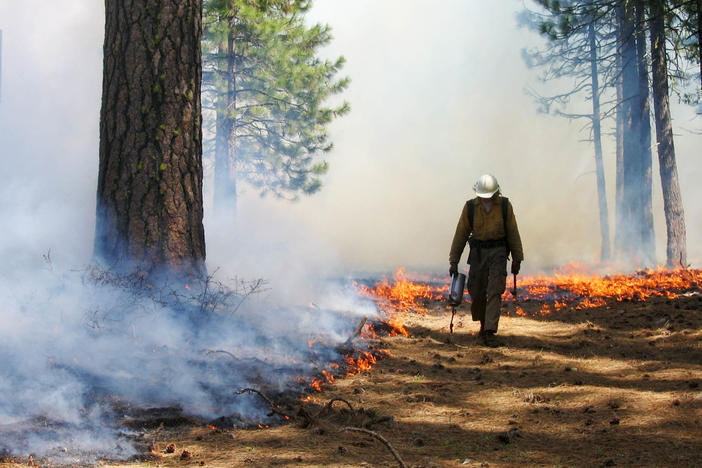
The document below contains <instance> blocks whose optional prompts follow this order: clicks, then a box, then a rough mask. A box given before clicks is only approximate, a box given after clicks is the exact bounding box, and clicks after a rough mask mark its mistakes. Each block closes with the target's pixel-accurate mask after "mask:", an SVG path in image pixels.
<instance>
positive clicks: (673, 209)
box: [651, 0, 687, 267]
mask: <svg viewBox="0 0 702 468" xmlns="http://www.w3.org/2000/svg"><path fill="white" fill-rule="evenodd" d="M664 8H665V5H664V0H651V63H652V75H653V108H654V114H655V121H656V139H657V147H658V164H659V167H660V173H661V186H662V189H663V209H664V212H665V225H666V234H667V242H666V264H667V266H669V267H670V266H674V265H678V264H680V265H683V266H684V265H687V240H686V233H685V212H684V210H683V203H682V197H681V195H680V185H679V183H678V169H677V165H676V163H675V145H674V142H673V126H672V123H671V122H672V121H671V117H670V105H669V97H668V64H667V57H666V50H665V22H664V18H663V15H664Z"/></svg>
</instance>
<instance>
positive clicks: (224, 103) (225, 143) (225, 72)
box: [214, 12, 237, 218]
mask: <svg viewBox="0 0 702 468" xmlns="http://www.w3.org/2000/svg"><path fill="white" fill-rule="evenodd" d="M235 21H236V12H234V13H233V14H232V16H231V17H230V18H229V20H228V22H229V33H228V37H227V42H226V44H225V43H223V44H222V45H221V46H220V54H221V56H222V59H221V60H220V61H219V67H218V68H219V70H218V71H219V72H220V76H222V77H223V79H224V84H222V85H221V89H220V88H218V89H219V91H218V96H217V103H218V104H217V130H216V133H217V134H216V135H215V139H216V140H215V141H216V146H215V190H214V206H215V210H216V212H217V213H218V214H219V215H223V216H227V217H231V218H233V217H235V216H236V196H237V191H236V73H237V70H236V36H235V29H234V28H235Z"/></svg>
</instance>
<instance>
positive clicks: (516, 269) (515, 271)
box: [512, 260, 522, 275]
mask: <svg viewBox="0 0 702 468" xmlns="http://www.w3.org/2000/svg"><path fill="white" fill-rule="evenodd" d="M521 266H522V262H516V261H514V260H512V274H513V275H518V274H519V267H521Z"/></svg>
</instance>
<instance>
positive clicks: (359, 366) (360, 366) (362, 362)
mask: <svg viewBox="0 0 702 468" xmlns="http://www.w3.org/2000/svg"><path fill="white" fill-rule="evenodd" d="M360 354H361V355H360V356H359V357H357V358H356V359H354V358H353V357H348V358H346V363H347V364H348V365H349V368H348V371H347V372H346V375H347V376H351V375H355V374H358V373H359V372H363V371H369V370H371V369H372V368H373V365H374V364H376V363H377V362H378V358H376V357H375V356H373V355H372V354H371V353H369V352H366V351H360Z"/></svg>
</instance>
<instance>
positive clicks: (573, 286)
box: [503, 264, 702, 315]
mask: <svg viewBox="0 0 702 468" xmlns="http://www.w3.org/2000/svg"><path fill="white" fill-rule="evenodd" d="M700 284H702V270H687V269H682V268H678V269H672V270H671V269H665V268H657V269H655V270H653V269H647V270H641V271H638V272H636V273H633V274H617V275H607V276H598V275H597V274H596V273H593V272H592V271H591V269H588V268H587V267H584V266H582V265H578V264H570V265H566V266H565V267H563V268H561V269H559V270H556V271H555V272H554V275H553V276H527V277H524V278H522V279H521V280H520V284H519V289H520V294H519V298H520V299H527V300H534V301H543V302H545V304H544V305H543V306H542V308H541V310H540V311H539V313H540V314H545V313H550V312H552V311H554V310H562V309H564V308H568V307H572V308H574V309H576V310H584V309H592V308H596V307H604V306H606V305H607V301H608V300H609V301H616V302H623V301H645V300H647V299H649V298H652V297H661V298H666V299H676V298H678V297H680V295H681V294H682V293H684V292H686V291H689V290H691V289H699V287H700ZM503 298H504V299H505V300H508V298H509V294H508V293H505V296H503ZM517 313H518V314H519V312H517ZM520 315H521V314H520Z"/></svg>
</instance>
